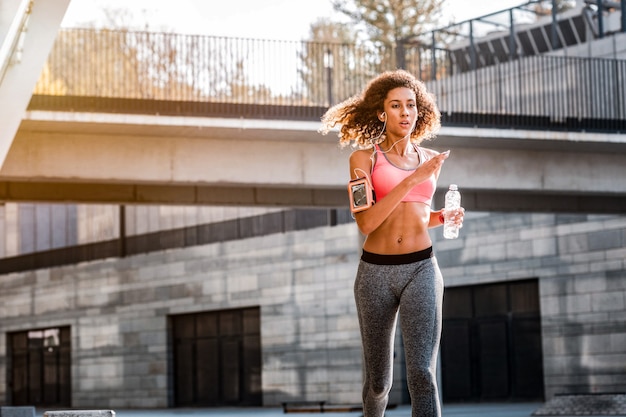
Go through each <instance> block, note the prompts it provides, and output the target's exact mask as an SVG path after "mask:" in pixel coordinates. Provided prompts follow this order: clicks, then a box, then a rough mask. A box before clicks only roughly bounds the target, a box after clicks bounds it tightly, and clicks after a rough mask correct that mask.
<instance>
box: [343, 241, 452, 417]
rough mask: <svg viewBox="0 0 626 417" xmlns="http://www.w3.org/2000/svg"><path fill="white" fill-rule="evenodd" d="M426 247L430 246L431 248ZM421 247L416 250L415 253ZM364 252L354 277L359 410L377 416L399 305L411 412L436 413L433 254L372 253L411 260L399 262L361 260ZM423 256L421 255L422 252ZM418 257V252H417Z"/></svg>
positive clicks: (437, 306) (439, 285)
mask: <svg viewBox="0 0 626 417" xmlns="http://www.w3.org/2000/svg"><path fill="white" fill-rule="evenodd" d="M428 250H431V249H430V248H429V249H428ZM422 252H425V251H421V252H416V254H420V253H422ZM366 255H368V253H367V252H364V255H363V258H362V259H361V261H360V263H359V268H358V271H357V276H356V280H355V283H354V298H355V300H356V306H357V312H358V316H359V326H360V329H361V339H362V343H363V355H364V373H365V376H364V377H365V381H364V384H363V415H364V417H382V416H383V415H384V412H385V408H386V407H387V401H388V396H389V391H390V390H391V383H392V381H393V349H394V348H393V344H394V343H393V342H394V337H395V329H396V320H397V317H398V310H399V312H400V314H399V316H400V328H401V330H402V336H403V340H404V352H405V359H406V367H407V383H408V388H409V394H410V395H411V404H412V416H413V417H425V416H428V417H430V416H433V417H434V416H437V417H439V416H440V415H441V406H440V404H439V393H438V389H437V380H436V366H437V354H438V349H439V339H440V335H441V306H442V302H443V278H442V276H441V272H440V270H439V266H438V265H437V260H436V258H435V257H430V256H429V257H427V258H426V259H422V260H418V261H414V259H415V257H413V259H411V258H410V257H409V258H408V259H405V260H402V259H401V258H402V257H405V258H406V257H407V256H409V255H412V254H408V255H400V260H398V256H397V255H388V256H387V255H375V254H369V255H370V258H372V256H373V257H374V262H378V261H379V260H380V261H381V263H386V260H389V259H390V262H391V263H394V262H395V263H397V262H406V261H411V263H403V264H398V265H380V264H374V263H371V262H372V260H371V259H369V260H370V262H366V261H365V260H364V259H365V257H366ZM421 258H423V256H421ZM417 259H419V258H417Z"/></svg>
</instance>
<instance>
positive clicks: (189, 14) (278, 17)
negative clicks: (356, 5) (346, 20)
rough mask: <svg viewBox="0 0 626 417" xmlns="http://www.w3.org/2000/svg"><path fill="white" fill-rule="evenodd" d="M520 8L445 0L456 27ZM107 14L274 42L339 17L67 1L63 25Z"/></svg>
mask: <svg viewBox="0 0 626 417" xmlns="http://www.w3.org/2000/svg"><path fill="white" fill-rule="evenodd" d="M524 3H526V1H525V0H496V1H493V0H446V5H447V6H446V11H445V12H446V14H447V16H450V17H451V18H454V20H455V21H456V22H460V21H463V20H467V19H471V18H474V17H478V16H482V15H485V14H488V13H491V12H494V11H498V10H502V9H506V8H509V7H513V6H517V5H520V4H524ZM106 9H108V10H125V11H126V12H125V13H124V14H125V16H126V18H125V20H124V21H123V23H124V24H125V26H126V27H128V28H130V29H137V30H149V31H167V32H176V33H185V34H197V35H210V36H226V37H238V38H255V39H273V40H303V39H307V38H309V27H310V25H311V23H314V22H315V21H316V20H317V19H319V18H322V17H330V16H333V14H334V15H335V18H336V17H337V14H336V13H335V12H333V10H332V6H331V3H330V0H235V1H233V0H130V1H129V0H71V2H70V5H69V7H68V10H67V13H66V15H65V19H64V21H63V24H62V26H63V27H85V26H87V27H92V26H93V24H90V23H95V25H96V26H101V24H98V23H97V22H102V21H106V20H107V18H106V15H105V12H104V10H106ZM444 23H445V22H444Z"/></svg>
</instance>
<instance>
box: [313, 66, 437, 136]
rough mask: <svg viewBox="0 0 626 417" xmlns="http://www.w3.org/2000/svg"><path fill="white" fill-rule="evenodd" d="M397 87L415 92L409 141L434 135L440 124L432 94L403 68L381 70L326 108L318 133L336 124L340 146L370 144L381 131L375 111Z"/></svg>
mask: <svg viewBox="0 0 626 417" xmlns="http://www.w3.org/2000/svg"><path fill="white" fill-rule="evenodd" d="M398 87H406V88H410V89H411V90H413V91H414V92H415V99H416V103H417V114H418V118H417V122H416V124H415V128H414V129H413V132H411V137H410V140H411V142H413V143H415V144H419V143H421V142H422V141H423V140H425V139H431V138H433V137H434V136H435V134H436V133H437V131H438V130H439V128H440V127H441V114H440V113H439V109H438V108H437V104H436V102H435V96H434V95H433V94H431V93H429V92H428V91H427V90H426V86H425V85H424V83H423V82H421V81H419V80H418V79H417V78H415V77H414V76H413V75H412V74H411V73H409V72H407V71H405V70H395V71H386V72H383V73H381V74H380V75H378V76H377V77H375V78H374V79H372V80H371V81H370V82H369V83H368V84H367V86H366V87H365V89H364V90H363V91H362V92H361V93H360V94H357V95H355V96H352V97H350V98H348V99H347V100H345V101H343V102H341V103H339V104H336V105H335V106H333V107H331V108H330V109H328V110H327V111H326V113H325V114H324V115H323V116H322V119H321V120H322V127H321V128H320V130H319V131H320V133H322V134H324V135H325V134H327V133H328V132H329V131H330V129H332V128H333V127H335V126H336V125H338V124H339V125H341V129H340V131H339V134H338V136H339V143H340V144H341V145H342V146H347V145H349V144H350V143H351V142H353V144H354V146H355V147H359V148H369V147H371V146H373V141H374V140H376V139H377V138H380V137H382V135H383V134H384V131H383V129H384V124H383V123H381V121H380V120H379V119H378V114H379V113H380V112H382V111H383V110H384V108H383V103H384V101H385V98H386V97H387V94H388V93H389V91H391V90H393V89H394V88H398Z"/></svg>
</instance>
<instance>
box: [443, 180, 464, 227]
mask: <svg viewBox="0 0 626 417" xmlns="http://www.w3.org/2000/svg"><path fill="white" fill-rule="evenodd" d="M445 200H446V203H445V209H444V210H445V211H444V222H443V237H444V238H446V239H456V238H457V237H459V228H458V226H457V225H456V224H455V223H454V221H453V220H452V219H448V216H447V213H448V210H455V209H457V208H459V207H461V193H459V187H457V185H456V184H450V188H448V191H447V192H446V199H445Z"/></svg>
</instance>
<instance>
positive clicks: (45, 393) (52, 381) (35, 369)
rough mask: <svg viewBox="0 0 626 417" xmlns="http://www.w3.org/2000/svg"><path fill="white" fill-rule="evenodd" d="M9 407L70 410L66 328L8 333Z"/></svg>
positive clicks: (68, 338) (69, 345) (67, 334)
mask: <svg viewBox="0 0 626 417" xmlns="http://www.w3.org/2000/svg"><path fill="white" fill-rule="evenodd" d="M7 342H8V346H7V347H8V357H9V366H8V368H7V373H8V378H7V379H8V384H9V393H10V396H11V398H10V399H9V402H10V404H12V405H14V406H23V405H32V406H46V407H50V406H55V407H56V406H63V407H69V406H71V399H70V393H71V391H72V384H71V375H70V351H71V341H70V328H69V327H61V328H52V329H43V330H30V331H25V332H16V333H9V334H8V338H7Z"/></svg>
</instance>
